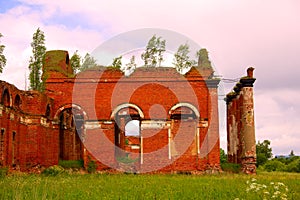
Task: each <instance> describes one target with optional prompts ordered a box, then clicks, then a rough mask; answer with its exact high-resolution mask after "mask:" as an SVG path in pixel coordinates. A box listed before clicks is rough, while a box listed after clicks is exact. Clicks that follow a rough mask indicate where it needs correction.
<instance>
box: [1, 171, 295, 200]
mask: <svg viewBox="0 0 300 200" xmlns="http://www.w3.org/2000/svg"><path fill="white" fill-rule="evenodd" d="M253 178H255V179H256V180H257V181H256V182H257V183H258V184H265V185H267V188H265V190H267V191H268V192H272V191H271V190H273V188H272V187H273V185H272V183H271V182H275V183H276V182H281V183H283V184H285V185H286V186H287V187H288V191H286V192H285V193H286V195H287V197H286V198H287V199H297V200H298V199H300V174H296V173H266V172H260V173H258V174H257V175H256V176H249V175H243V174H219V175H175V174H174V175H171V174H167V175H159V174H157V175H133V174H129V175H126V174H83V175H81V174H72V175H68V174H60V175H57V176H44V175H24V174H15V175H9V176H6V177H4V178H0V198H1V199H30V200H31V199H222V200H226V199H236V198H238V199H262V195H261V193H259V192H257V193H256V192H246V190H247V187H248V185H249V184H247V181H248V182H249V181H250V183H251V180H252V179H253ZM270 198H271V197H270ZM282 198H284V197H283V196H277V198H273V199H282Z"/></svg>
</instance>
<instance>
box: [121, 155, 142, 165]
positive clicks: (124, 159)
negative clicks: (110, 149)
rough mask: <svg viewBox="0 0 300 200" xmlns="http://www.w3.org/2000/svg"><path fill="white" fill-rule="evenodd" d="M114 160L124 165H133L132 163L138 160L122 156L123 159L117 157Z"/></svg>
mask: <svg viewBox="0 0 300 200" xmlns="http://www.w3.org/2000/svg"><path fill="white" fill-rule="evenodd" d="M116 159H117V161H118V162H119V163H124V164H130V163H134V162H136V161H138V160H139V159H138V158H136V159H132V158H130V157H129V156H128V155H127V156H123V157H117V158H116Z"/></svg>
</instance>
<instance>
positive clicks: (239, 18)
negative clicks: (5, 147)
mask: <svg viewBox="0 0 300 200" xmlns="http://www.w3.org/2000/svg"><path fill="white" fill-rule="evenodd" d="M299 24H300V1H298V0H285V1H282V0H264V1H261V0H251V1H250V0H226V1H225V0H209V1H208V0H205V1H204V0H197V1H196V0H185V1H181V0H163V1H161V0H152V1H147V0H144V1H143V0H126V1H117V0H110V1H104V0H85V1H74V0H64V1H56V0H0V27H1V28H0V33H2V34H3V36H4V37H3V38H1V44H4V45H5V46H6V48H5V51H4V54H5V56H6V58H7V60H8V61H7V65H6V67H5V70H4V72H3V73H2V74H1V75H0V79H2V80H5V81H8V82H10V83H13V84H15V85H16V86H18V87H19V88H20V89H24V86H25V74H26V73H27V74H28V71H27V70H26V69H27V66H28V60H29V57H30V55H31V47H30V43H31V41H32V35H33V33H34V32H35V31H36V29H37V28H38V27H40V28H41V30H43V31H44V33H45V36H46V47H47V49H48V50H54V49H65V50H68V51H69V53H70V54H71V55H72V54H73V52H74V51H75V50H79V53H80V54H81V55H84V54H85V53H87V52H92V51H93V50H94V49H95V48H97V46H98V45H100V44H102V43H103V42H105V41H107V40H109V39H110V38H112V37H114V36H116V35H118V34H121V33H124V32H128V31H132V30H136V29H142V28H159V29H168V30H171V31H175V32H178V33H180V34H183V35H185V36H187V37H189V38H191V39H192V40H193V41H195V42H196V43H197V44H199V45H200V46H201V47H205V48H207V49H208V51H209V53H210V58H211V60H212V62H213V64H214V66H215V67H216V70H217V72H218V74H219V75H221V76H222V77H223V78H225V79H236V78H238V77H241V76H244V75H245V69H246V68H247V67H249V66H253V67H255V77H256V78H257V81H256V83H255V87H254V88H255V112H256V113H255V114H256V116H255V117H256V136H257V140H261V141H262V140H264V139H268V140H271V146H272V148H273V153H274V154H289V153H290V151H291V150H294V152H295V153H296V154H299V155H300V125H299V123H300V116H299V113H300V106H299V102H300V88H299V85H300V83H299V81H298V77H299V75H300V69H299V68H300V25H299ZM232 86H233V84H232V83H228V82H223V83H222V87H223V88H224V90H225V92H226V93H227V92H229V90H230V89H231V88H232ZM223 94H224V92H223ZM223 94H222V91H221V92H220V95H223ZM222 98H223V96H220V103H221V99H222ZM222 105H223V106H224V104H222ZM221 129H222V130H221V145H222V147H223V148H226V142H225V141H226V136H225V131H224V127H223V128H222V126H221Z"/></svg>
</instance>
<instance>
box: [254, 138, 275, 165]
mask: <svg viewBox="0 0 300 200" xmlns="http://www.w3.org/2000/svg"><path fill="white" fill-rule="evenodd" d="M270 144H271V142H270V141H269V140H264V141H263V142H262V143H261V142H260V141H258V143H257V144H256V157H257V166H260V165H263V164H265V163H266V162H267V160H268V159H269V158H271V157H272V148H271V147H270Z"/></svg>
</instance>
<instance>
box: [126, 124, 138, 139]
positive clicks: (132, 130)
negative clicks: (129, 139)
mask: <svg viewBox="0 0 300 200" xmlns="http://www.w3.org/2000/svg"><path fill="white" fill-rule="evenodd" d="M125 136H134V137H138V136H140V121H139V120H131V121H129V122H128V123H127V124H126V126H125Z"/></svg>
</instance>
